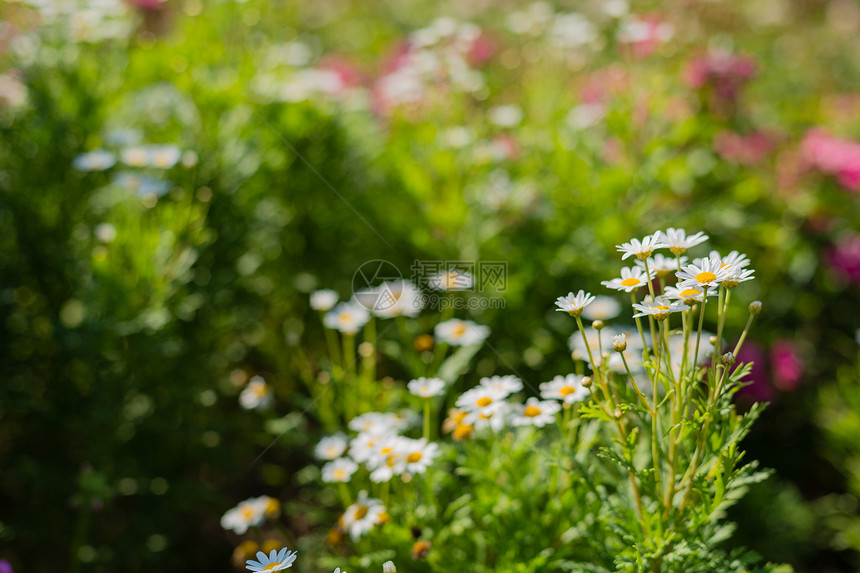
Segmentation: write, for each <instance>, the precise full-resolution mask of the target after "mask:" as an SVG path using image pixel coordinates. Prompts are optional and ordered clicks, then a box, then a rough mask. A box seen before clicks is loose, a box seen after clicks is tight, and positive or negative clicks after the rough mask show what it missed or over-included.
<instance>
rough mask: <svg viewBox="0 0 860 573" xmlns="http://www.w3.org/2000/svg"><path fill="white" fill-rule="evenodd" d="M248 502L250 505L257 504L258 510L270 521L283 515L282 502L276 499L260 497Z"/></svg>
mask: <svg viewBox="0 0 860 573" xmlns="http://www.w3.org/2000/svg"><path fill="white" fill-rule="evenodd" d="M247 501H248V503H254V504H257V506H258V508H259V509H260V510H261V511H262V512H263V517H266V518H268V519H275V518H276V517H278V515H279V514H280V513H281V502H279V501H278V500H277V499H275V498H274V497H269V496H268V495H261V496H259V497H252V498H251V499H249V500H247Z"/></svg>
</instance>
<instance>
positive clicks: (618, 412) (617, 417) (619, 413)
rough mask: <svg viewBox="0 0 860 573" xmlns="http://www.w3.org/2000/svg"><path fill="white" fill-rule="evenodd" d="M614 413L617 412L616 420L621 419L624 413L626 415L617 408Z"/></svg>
mask: <svg viewBox="0 0 860 573" xmlns="http://www.w3.org/2000/svg"><path fill="white" fill-rule="evenodd" d="M614 414H615V419H616V420H620V419H621V416H623V415H624V414H622V412H621V410H615V412H614Z"/></svg>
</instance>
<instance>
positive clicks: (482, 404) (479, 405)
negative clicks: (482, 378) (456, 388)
mask: <svg viewBox="0 0 860 573" xmlns="http://www.w3.org/2000/svg"><path fill="white" fill-rule="evenodd" d="M504 399H505V394H504V393H503V392H502V391H500V390H497V389H493V388H487V387H486V386H475V387H474V388H472V389H470V390H466V391H465V392H463V393H462V394H460V397H459V398H457V402H456V406H457V408H460V409H462V410H466V411H467V412H475V413H479V414H491V413H492V412H493V411H494V410H495V409H497V408H498V407H499V404H501V403H502V402H503V401H504Z"/></svg>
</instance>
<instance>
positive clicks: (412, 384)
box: [406, 376, 445, 398]
mask: <svg viewBox="0 0 860 573" xmlns="http://www.w3.org/2000/svg"><path fill="white" fill-rule="evenodd" d="M406 388H407V389H408V390H409V392H411V393H412V394H414V395H415V396H420V397H421V398H432V397H434V396H441V395H442V394H444V393H445V381H444V380H442V379H441V378H424V377H423V376H422V377H421V378H416V379H415V380H410V381H409V383H408V384H406Z"/></svg>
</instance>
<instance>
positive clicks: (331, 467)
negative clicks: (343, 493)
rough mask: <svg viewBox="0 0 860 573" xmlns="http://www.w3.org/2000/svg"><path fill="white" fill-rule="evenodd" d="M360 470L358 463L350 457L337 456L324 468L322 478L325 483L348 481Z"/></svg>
mask: <svg viewBox="0 0 860 573" xmlns="http://www.w3.org/2000/svg"><path fill="white" fill-rule="evenodd" d="M357 470H358V464H357V463H355V462H354V461H352V460H351V459H349V458H337V459H336V460H333V461H330V462H329V463H327V464H326V465H324V466H323V468H322V480H323V481H324V482H325V483H335V482H344V483H345V482H348V481H349V480H350V478H351V477H352V474H354V473H355V472H356V471H357Z"/></svg>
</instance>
